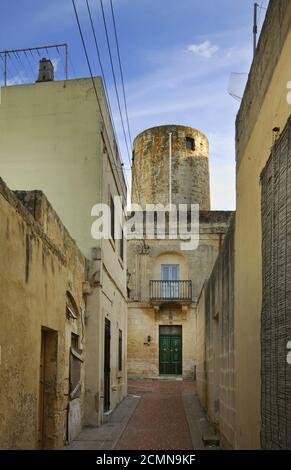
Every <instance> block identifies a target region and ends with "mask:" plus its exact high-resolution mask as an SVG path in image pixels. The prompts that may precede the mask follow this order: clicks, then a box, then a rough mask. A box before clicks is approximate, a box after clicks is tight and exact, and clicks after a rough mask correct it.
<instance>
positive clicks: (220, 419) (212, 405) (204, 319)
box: [196, 218, 236, 448]
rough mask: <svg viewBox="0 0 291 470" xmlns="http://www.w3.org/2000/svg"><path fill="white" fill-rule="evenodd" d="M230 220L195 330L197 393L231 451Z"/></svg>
mask: <svg viewBox="0 0 291 470" xmlns="http://www.w3.org/2000/svg"><path fill="white" fill-rule="evenodd" d="M234 226H235V225H234V218H233V219H232V222H231V225H230V227H229V230H228V232H227V234H226V236H225V239H224V242H223V247H222V250H221V252H220V254H219V256H218V259H217V261H216V263H215V266H214V268H213V271H212V273H211V275H210V277H209V280H208V281H207V282H206V283H205V286H204V288H203V290H202V292H201V295H200V297H199V302H198V306H197V326H196V351H197V352H196V360H197V370H196V374H197V393H198V396H199V399H200V401H201V403H202V405H203V406H205V407H206V409H207V412H208V415H209V418H210V420H211V421H212V422H213V423H214V424H215V425H216V426H217V427H218V429H219V431H220V435H221V441H222V445H223V446H224V447H227V448H234V447H235V425H236V423H235V365H234V356H235V351H234Z"/></svg>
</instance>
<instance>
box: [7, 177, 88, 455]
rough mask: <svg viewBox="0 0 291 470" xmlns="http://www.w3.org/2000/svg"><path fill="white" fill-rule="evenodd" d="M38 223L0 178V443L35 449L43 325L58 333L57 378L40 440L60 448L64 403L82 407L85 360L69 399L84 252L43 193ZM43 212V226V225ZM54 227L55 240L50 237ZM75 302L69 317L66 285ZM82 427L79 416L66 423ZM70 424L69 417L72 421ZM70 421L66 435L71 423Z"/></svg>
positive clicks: (50, 389) (81, 341)
mask: <svg viewBox="0 0 291 470" xmlns="http://www.w3.org/2000/svg"><path fill="white" fill-rule="evenodd" d="M37 197H38V205H37V207H38V211H37V214H36V219H37V220H38V221H39V222H41V224H39V223H37V222H36V221H35V219H34V218H33V217H32V216H31V215H30V214H29V213H28V211H27V210H25V209H24V207H23V206H22V205H21V204H20V202H19V200H18V199H17V198H16V197H15V196H14V195H13V194H12V192H11V191H9V190H8V188H7V187H6V186H5V184H4V183H3V182H2V180H1V179H0V218H1V224H0V259H1V270H0V312H1V316H0V323H1V325H0V347H1V362H0V382H1V394H0V423H1V425H0V448H1V449H35V448H37V446H38V444H37V440H38V425H39V380H40V345H41V329H42V328H46V329H50V330H54V331H55V332H56V333H57V349H56V355H55V356H53V357H52V358H51V360H52V362H54V363H55V367H56V375H55V381H54V383H46V385H45V387H46V391H47V394H48V396H49V397H50V400H49V406H47V407H46V409H45V413H46V414H47V416H48V417H49V418H48V419H47V423H48V426H47V428H46V429H47V432H46V439H45V447H46V448H51V449H58V448H62V447H63V445H64V443H65V440H66V425H67V406H68V404H69V406H70V407H71V406H74V408H75V410H79V411H78V412H80V414H81V419H82V418H83V414H84V393H85V387H84V367H82V375H81V377H82V392H81V398H76V399H75V400H73V402H72V401H71V402H70V403H69V402H68V390H69V388H68V387H69V356H70V347H71V333H72V332H73V333H75V334H78V336H79V347H80V349H82V351H83V352H82V354H83V358H85V342H84V335H83V334H84V330H83V327H84V317H83V318H82V316H83V315H84V310H85V300H84V298H83V282H84V281H85V259H84V257H83V256H82V255H81V253H80V252H79V250H78V248H77V247H76V245H75V243H74V242H73V240H72V239H71V238H70V236H69V235H68V233H67V232H66V230H65V229H64V227H62V225H61V224H60V221H59V219H58V218H57V216H56V214H55V213H54V211H53V210H52V208H51V207H50V206H49V204H48V203H47V201H46V200H45V198H43V196H42V195H40V194H39V195H38V196H37ZM42 215H43V216H44V215H45V217H44V218H45V219H46V220H47V223H46V226H45V227H43V226H42V222H43V220H44V218H43V217H42ZM50 233H54V234H55V237H54V241H51V239H50V238H49V237H48V235H49V234H50ZM67 290H68V291H70V293H71V294H72V295H73V297H74V299H75V302H76V304H77V306H78V310H79V314H80V316H79V317H78V318H77V319H76V320H69V319H68V318H67V317H66V291H67ZM71 424H72V425H73V427H74V424H75V425H77V430H78V429H80V426H81V424H82V422H80V423H76V422H75V423H71ZM69 426H70V424H69ZM73 427H72V426H70V428H71V429H70V431H71V435H73V434H74V432H75V430H74V429H73Z"/></svg>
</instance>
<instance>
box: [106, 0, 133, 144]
mask: <svg viewBox="0 0 291 470" xmlns="http://www.w3.org/2000/svg"><path fill="white" fill-rule="evenodd" d="M110 6H111V14H112V21H113V27H114V35H115V42H116V49H117V55H118V63H119V70H120V76H121V83H122V91H123V99H124V108H125V114H126V121H127V129H128V135H129V139H130V146H131V147H132V138H131V132H130V126H129V119H128V109H127V101H126V95H125V86H124V78H123V70H122V66H121V57H120V48H119V42H118V36H117V28H116V21H115V15H114V9H113V2H112V0H110Z"/></svg>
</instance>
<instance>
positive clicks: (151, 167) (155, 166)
mask: <svg viewBox="0 0 291 470" xmlns="http://www.w3.org/2000/svg"><path fill="white" fill-rule="evenodd" d="M169 133H172V136H171V153H172V165H171V170H172V173H171V183H172V204H199V205H200V209H201V210H209V209H210V190H209V162H208V152H209V146H208V139H207V137H206V136H205V135H204V134H202V132H200V131H198V130H197V129H193V128H192V127H186V126H179V125H166V126H158V127H152V128H151V129H147V130H145V131H143V132H142V133H141V134H139V135H138V136H137V137H136V138H135V140H134V143H133V155H134V158H133V171H132V202H134V203H137V204H141V205H142V206H143V207H145V204H164V205H167V204H169V171H170V168H169ZM187 137H188V138H192V139H193V141H194V149H193V150H192V149H189V148H187V146H186V138H187ZM140 175H142V180H141V179H140Z"/></svg>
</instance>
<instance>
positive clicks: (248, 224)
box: [235, 2, 291, 449]
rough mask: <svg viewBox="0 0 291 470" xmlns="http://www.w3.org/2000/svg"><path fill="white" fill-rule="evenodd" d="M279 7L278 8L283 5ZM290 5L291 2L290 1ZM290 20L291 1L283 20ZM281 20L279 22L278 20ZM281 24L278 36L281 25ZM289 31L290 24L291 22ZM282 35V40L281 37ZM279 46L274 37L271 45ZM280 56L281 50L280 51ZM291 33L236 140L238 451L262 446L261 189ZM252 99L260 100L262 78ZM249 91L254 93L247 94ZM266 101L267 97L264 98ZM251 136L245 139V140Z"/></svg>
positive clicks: (280, 119) (283, 115) (282, 112)
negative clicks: (268, 80) (257, 107)
mask: <svg viewBox="0 0 291 470" xmlns="http://www.w3.org/2000/svg"><path fill="white" fill-rule="evenodd" d="M276 3H277V2H275V3H274V9H276V7H277V6H278V5H276ZM287 3H288V2H287ZM277 13H278V10H277ZM288 15H289V17H290V3H289V6H288V12H287V11H286V12H285V13H284V15H283V16H284V17H287V18H288ZM277 21H278V20H277ZM277 21H276V28H275V33H274V34H277V35H279V34H280V32H279V27H280V25H279V24H278V22H277ZM289 28H290V23H289ZM277 37H278V36H277ZM272 41H273V42H276V41H275V40H274V38H272V36H271V37H270V42H272ZM276 52H277V51H276ZM270 54H271V55H272V54H274V51H273V50H272V46H270V47H269V48H266V49H265V50H264V51H263V52H262V53H261V61H262V64H261V68H262V70H263V69H264V67H265V66H266V64H267V63H268V61H269V60H270V59H269V56H270ZM290 56H291V31H289V34H288V36H287V38H286V41H285V44H284V47H283V49H282V51H281V53H280V54H279V57H278V62H277V64H276V68H275V70H274V73H273V75H272V77H271V81H270V83H269V86H268V88H267V92H266V94H265V96H264V97H263V100H262V103H261V105H260V109H259V110H258V114H257V115H252V117H251V116H250V118H251V119H253V120H254V121H255V122H254V123H252V122H251V123H249V119H250V118H249V115H248V113H247V112H245V113H242V112H241V113H240V114H239V116H238V119H239V120H240V121H239V124H238V125H239V126H241V127H242V128H243V126H245V127H246V128H247V131H248V132H245V134H244V135H243V137H242V138H240V139H238V140H237V160H238V161H237V214H236V231H235V348H236V407H237V421H236V426H237V443H236V446H237V448H240V449H245V448H253V449H256V448H260V395H261V381H260V355H261V346H260V321H261V300H262V281H261V279H262V259H261V237H262V236H261V187H260V174H261V171H262V169H263V168H264V166H265V164H266V162H267V160H268V158H269V155H270V149H271V146H272V129H273V128H274V127H275V126H278V127H280V129H281V130H282V129H283V128H284V126H285V123H286V121H287V118H288V116H289V114H290V111H291V107H290V105H289V104H288V103H287V82H288V81H289V80H290V79H291V61H290ZM256 80H257V90H253V97H252V100H253V102H254V106H256V103H257V98H258V97H260V83H259V80H260V77H257V78H256ZM248 93H249V91H248ZM260 98H262V97H260ZM245 136H246V137H245Z"/></svg>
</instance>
